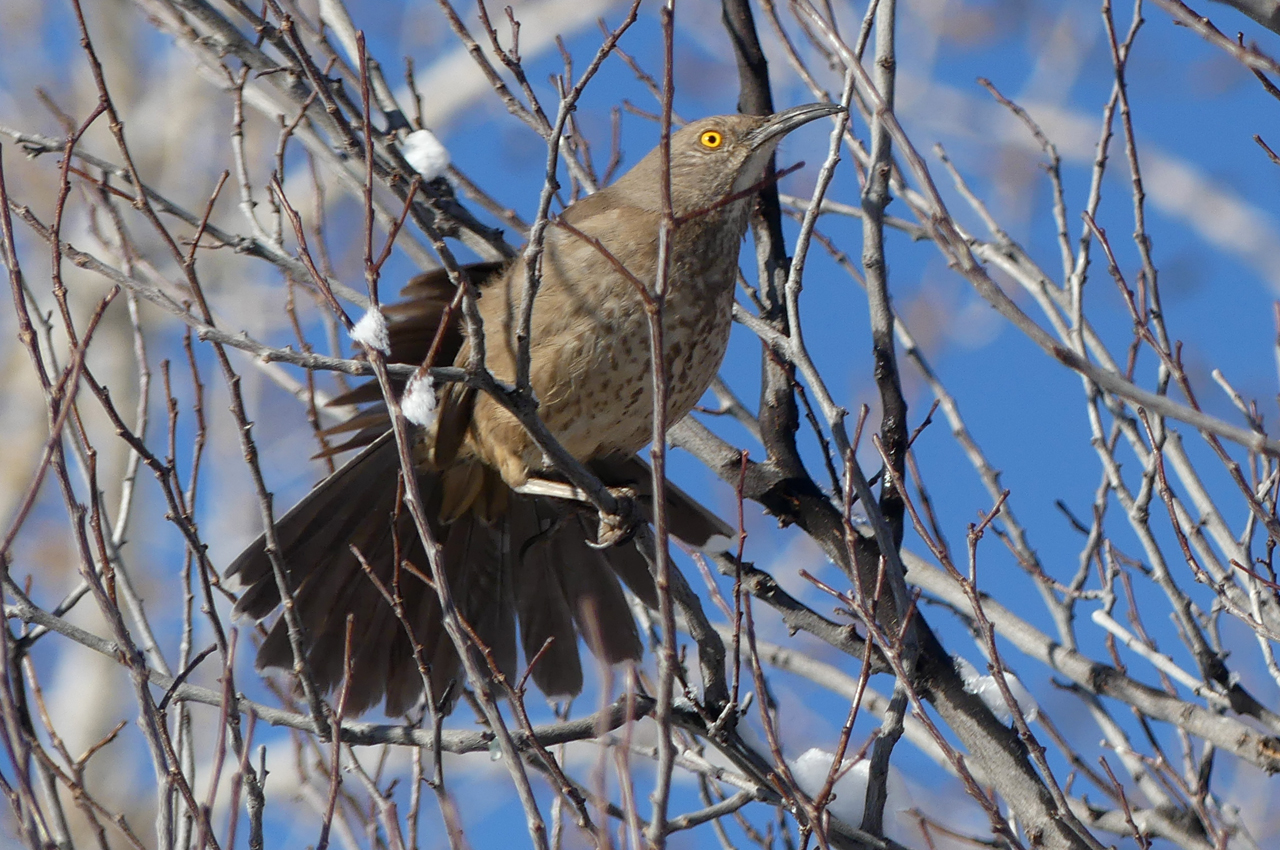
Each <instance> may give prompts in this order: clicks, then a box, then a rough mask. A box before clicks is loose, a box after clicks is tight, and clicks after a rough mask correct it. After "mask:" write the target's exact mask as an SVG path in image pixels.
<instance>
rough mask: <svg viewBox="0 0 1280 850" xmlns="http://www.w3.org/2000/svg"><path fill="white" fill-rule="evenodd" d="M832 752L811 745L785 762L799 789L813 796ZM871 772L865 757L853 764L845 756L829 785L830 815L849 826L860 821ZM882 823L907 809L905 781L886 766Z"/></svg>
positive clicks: (819, 788) (908, 797)
mask: <svg viewBox="0 0 1280 850" xmlns="http://www.w3.org/2000/svg"><path fill="white" fill-rule="evenodd" d="M833 761H835V754H833V753H829V752H827V751H826V750H821V749H818V748H817V747H812V748H810V749H808V750H805V751H804V752H803V753H801V755H800V757H799V758H798V759H795V760H794V761H790V762H788V765H789V766H790V767H791V775H792V776H794V777H795V780H796V784H797V785H799V786H800V790H801V791H803V792H804V793H805V794H807V795H808V796H809V798H810V799H813V798H816V797H817V796H818V794H819V793H820V792H821V791H822V789H823V788H824V787H825V786H826V784H827V775H828V774H829V773H830V772H831V763H832V762H833ZM870 774H871V762H870V761H869V760H867V759H862V760H861V761H859V762H857V763H856V764H854V763H853V762H852V761H851V760H849V759H845V760H844V762H843V763H842V764H841V765H840V768H839V772H837V774H836V782H835V785H834V786H832V795H833V797H832V800H831V802H830V804H829V805H828V806H827V808H828V810H830V812H831V814H833V815H835V816H836V817H838V818H840V820H842V821H844V822H845V823H847V824H849V825H850V826H858V825H859V824H860V823H862V811H863V809H864V808H865V807H866V804H867V778H868V777H869V776H870ZM885 791H886V793H887V799H886V801H885V806H884V810H885V823H886V824H888V823H890V822H892V821H894V820H896V813H897V812H902V811H907V810H908V809H910V808H911V794H910V792H909V791H908V790H907V786H906V783H905V782H903V781H902V777H901V776H899V775H898V772H897V770H896V769H895V768H894V767H893V766H892V765H890V767H889V779H888V783H887V786H886V788H885Z"/></svg>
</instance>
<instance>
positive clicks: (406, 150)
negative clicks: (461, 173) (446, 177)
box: [400, 130, 449, 180]
mask: <svg viewBox="0 0 1280 850" xmlns="http://www.w3.org/2000/svg"><path fill="white" fill-rule="evenodd" d="M400 152H401V153H403V154H404V158H405V161H406V162H408V163H409V164H410V165H412V166H413V170H414V171H416V172H418V173H419V174H421V175H422V179H424V180H435V179H436V178H437V177H440V176H441V175H443V174H444V172H445V169H447V168H448V167H449V150H448V148H446V147H445V146H444V145H442V144H440V140H439V139H437V138H436V137H435V134H434V133H432V132H431V131H430V130H414V131H413V132H412V133H410V134H409V135H408V136H406V137H405V140H404V143H403V144H401V145H400Z"/></svg>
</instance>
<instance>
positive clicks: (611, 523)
mask: <svg viewBox="0 0 1280 850" xmlns="http://www.w3.org/2000/svg"><path fill="white" fill-rule="evenodd" d="M609 492H610V493H612V494H613V498H614V500H615V501H616V502H617V503H618V509H617V512H616V513H612V514H609V513H605V512H604V511H601V512H600V527H599V529H598V530H597V531H596V542H595V543H591V542H590V541H588V543H587V545H589V546H591V547H592V548H594V549H608V548H609V547H610V546H620V545H621V544H623V543H626V542H627V541H628V540H630V539H631V538H632V537H634V536H635V533H636V527H637V526H638V525H639V524H640V523H642V522H644V521H645V518H644V515H643V514H641V513H640V509H639V507H638V506H637V504H636V491H635V489H633V488H631V487H610V488H609Z"/></svg>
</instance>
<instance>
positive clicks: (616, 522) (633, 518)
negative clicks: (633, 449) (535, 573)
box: [511, 478, 644, 549]
mask: <svg viewBox="0 0 1280 850" xmlns="http://www.w3.org/2000/svg"><path fill="white" fill-rule="evenodd" d="M511 489H513V490H515V491H516V492H517V493H520V494H522V495H525V496H547V497H550V498H552V499H564V500H566V501H570V502H580V503H582V504H584V505H590V504H591V500H590V499H589V498H587V494H586V493H584V492H583V491H582V490H581V489H579V488H577V487H575V486H573V485H572V484H567V483H565V482H563V481H554V480H551V479H548V478H528V479H526V480H525V482H524V483H523V484H521V485H520V486H519V487H512V488H511ZM609 492H610V493H612V494H613V497H614V499H616V500H617V503H618V511H617V513H614V514H606V513H604V512H601V514H600V526H599V530H598V531H597V532H596V542H594V543H592V542H591V541H589V540H588V541H587V545H588V546H591V547H593V548H596V549H607V548H609V547H610V546H617V545H619V544H621V543H626V542H627V541H628V540H630V539H631V538H632V536H633V535H634V534H635V531H636V525H637V524H638V523H640V522H643V521H644V516H643V515H642V514H641V513H640V511H639V509H638V508H637V507H636V495H637V494H636V490H635V488H633V487H610V488H609Z"/></svg>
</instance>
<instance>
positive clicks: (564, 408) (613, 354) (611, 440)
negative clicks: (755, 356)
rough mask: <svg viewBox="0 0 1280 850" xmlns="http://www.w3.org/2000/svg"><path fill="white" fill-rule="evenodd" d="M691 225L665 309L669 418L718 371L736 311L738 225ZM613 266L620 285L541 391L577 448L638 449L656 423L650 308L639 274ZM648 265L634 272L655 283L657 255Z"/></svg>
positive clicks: (680, 244)
mask: <svg viewBox="0 0 1280 850" xmlns="http://www.w3.org/2000/svg"><path fill="white" fill-rule="evenodd" d="M691 235H692V236H693V237H694V238H686V239H681V238H679V236H680V234H677V237H678V238H677V239H676V240H674V244H675V246H676V247H675V250H673V252H672V256H671V258H670V265H669V272H668V277H667V292H666V297H665V299H664V302H663V310H662V315H663V322H662V330H663V333H662V340H661V344H662V350H663V354H664V356H663V363H664V366H665V369H664V371H665V378H666V387H667V404H666V409H667V421H668V422H674V421H676V420H677V419H679V418H680V417H682V416H684V415H685V414H686V413H688V412H689V410H690V409H692V407H693V406H694V405H695V404H696V403H697V402H698V399H699V398H700V397H701V396H702V394H703V393H704V392H705V391H706V389H707V386H708V385H709V384H710V383H711V380H712V379H713V378H714V377H715V375H716V372H717V370H718V369H719V367H720V363H721V361H722V360H723V359H724V353H725V349H726V347H727V345H728V340H729V330H730V325H731V318H732V306H733V292H734V283H735V277H736V273H737V267H738V266H737V253H738V244H739V242H740V238H741V236H740V233H733V232H730V233H728V234H726V236H728V237H731V238H722V239H715V238H711V239H708V238H706V236H705V234H691ZM612 271H613V273H614V274H615V275H616V276H617V278H618V279H617V281H616V282H615V283H616V284H617V285H609V286H606V287H604V291H606V292H608V293H610V294H609V296H607V297H605V298H602V299H600V300H599V301H598V302H596V305H595V309H594V310H592V311H590V312H589V313H588V314H586V315H584V316H583V317H582V321H581V322H580V323H579V327H578V328H577V331H576V333H575V334H573V335H572V336H573V337H574V338H575V342H574V344H572V345H571V346H570V348H571V349H573V350H571V351H568V352H566V354H567V356H566V357H564V358H563V359H561V363H562V364H570V367H571V368H572V370H573V371H574V372H575V373H576V374H575V375H574V379H573V380H571V381H569V382H565V383H562V384H561V385H560V389H561V391H560V392H558V393H555V394H553V395H544V396H542V397H541V401H542V406H541V413H542V416H543V419H544V421H545V422H546V423H547V425H548V426H549V427H550V428H551V429H552V431H554V432H556V434H557V436H558V437H559V438H560V440H561V442H562V443H563V444H564V445H565V447H566V448H567V449H569V451H570V452H571V453H573V454H574V455H575V456H578V457H590V456H593V455H596V454H600V453H604V452H633V451H636V450H637V449H639V448H640V447H642V446H643V445H644V444H645V443H647V442H649V440H650V438H651V436H652V431H653V418H652V414H653V406H654V396H653V387H654V376H653V368H652V358H651V356H650V355H651V350H652V348H651V346H652V341H651V330H650V322H649V318H648V313H647V311H646V309H645V302H644V299H643V298H642V297H641V296H640V294H639V293H638V292H637V288H636V286H635V282H634V281H632V280H630V278H629V277H628V276H626V275H623V274H621V273H618V272H617V271H616V269H613V270H612ZM644 271H645V272H647V274H644V275H643V276H642V275H639V274H637V275H636V276H637V277H638V278H639V279H640V280H641V281H642V282H644V283H645V285H646V286H647V287H648V288H649V289H650V291H652V289H653V286H654V281H655V280H656V278H657V274H656V261H655V262H654V263H653V267H652V268H650V269H645V270H644ZM606 274H608V272H606ZM558 359H560V358H558ZM550 383H551V382H548V385H549V386H550Z"/></svg>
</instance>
